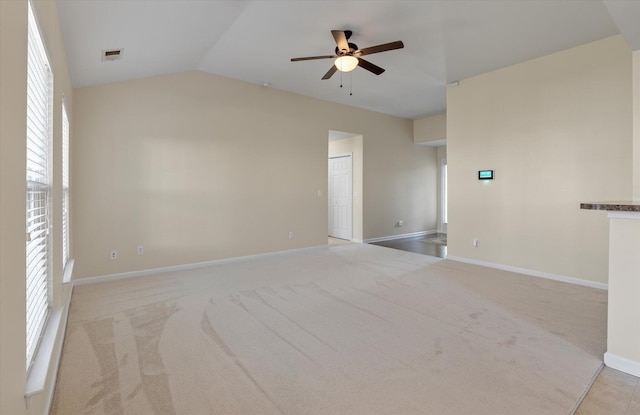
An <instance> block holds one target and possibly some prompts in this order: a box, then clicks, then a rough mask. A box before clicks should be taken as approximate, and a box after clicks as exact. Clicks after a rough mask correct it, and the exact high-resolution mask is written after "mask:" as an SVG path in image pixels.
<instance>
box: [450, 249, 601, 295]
mask: <svg viewBox="0 0 640 415" xmlns="http://www.w3.org/2000/svg"><path fill="white" fill-rule="evenodd" d="M446 259H450V260H452V261H457V262H464V263H467V264H473V265H480V266H483V267H489V268H495V269H500V270H503V271H509V272H516V273H518V274H525V275H529V276H531V277H539V278H545V279H548V280H554V281H560V282H566V283H569V284H575V285H582V286H585V287H590V288H597V289H599V290H608V289H609V284H605V283H603V282H596V281H589V280H583V279H581V278H575V277H567V276H564V275H557V274H550V273H548V272H542V271H536V270H532V269H526V268H519V267H513V266H511V265H503V264H494V263H492V262H485V261H478V260H476V259H469V258H462V257H457V256H453V255H447V258H446Z"/></svg>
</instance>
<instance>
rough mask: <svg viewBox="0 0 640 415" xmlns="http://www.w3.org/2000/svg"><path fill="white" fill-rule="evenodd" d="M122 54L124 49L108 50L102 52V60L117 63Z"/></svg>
mask: <svg viewBox="0 0 640 415" xmlns="http://www.w3.org/2000/svg"><path fill="white" fill-rule="evenodd" d="M123 54H124V49H110V50H103V51H102V60H103V61H117V60H119V59H122V55H123Z"/></svg>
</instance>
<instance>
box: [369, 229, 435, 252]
mask: <svg viewBox="0 0 640 415" xmlns="http://www.w3.org/2000/svg"><path fill="white" fill-rule="evenodd" d="M446 235H447V234H445V233H432V234H429V235H423V236H414V237H410V238H402V239H393V240H390V241H381V242H373V243H372V245H379V246H384V247H387V248H393V249H400V250H402V251H409V252H414V253H416V254H423V255H431V256H437V257H438V258H445V257H446V256H447V245H446V239H445V243H444V244H442V243H440V242H439V240H440V239H441V238H443V237H444V238H446ZM432 240H437V241H438V242H437V243H433V242H432Z"/></svg>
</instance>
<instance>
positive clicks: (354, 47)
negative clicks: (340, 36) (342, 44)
mask: <svg viewBox="0 0 640 415" xmlns="http://www.w3.org/2000/svg"><path fill="white" fill-rule="evenodd" d="M357 50H358V45H356V44H355V43H351V42H349V50H348V51H344V50H340V49H339V48H338V46H336V55H338V56H345V55H353V54H354V52H355V51H357Z"/></svg>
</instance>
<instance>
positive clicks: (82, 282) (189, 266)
mask: <svg viewBox="0 0 640 415" xmlns="http://www.w3.org/2000/svg"><path fill="white" fill-rule="evenodd" d="M327 246H328V245H318V246H311V247H307V248H297V249H288V250H286V251H276V252H265V253H263V254H255V255H245V256H239V257H233V258H222V259H214V260H212V261H203V262H195V263H191V264H183V265H173V266H168V267H161V268H151V269H143V270H140V271H128V272H121V273H118V274H107V275H98V276H96V277H88V278H81V279H78V280H73V286H74V287H76V286H78V285H87V284H97V283H100V282H107V281H116V280H123V279H127V278H135V277H144V276H147V275H155V274H164V273H166V272H178V271H188V270H192V269H198V268H206V267H210V266H212V265H218V264H228V263H233V262H239V261H245V260H249V259H257V258H265V257H269V256H276V255H283V254H288V253H292V252H300V251H308V250H312V249H318V248H320V247H325V248H326V247H327Z"/></svg>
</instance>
